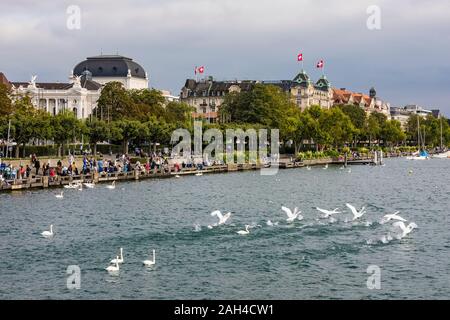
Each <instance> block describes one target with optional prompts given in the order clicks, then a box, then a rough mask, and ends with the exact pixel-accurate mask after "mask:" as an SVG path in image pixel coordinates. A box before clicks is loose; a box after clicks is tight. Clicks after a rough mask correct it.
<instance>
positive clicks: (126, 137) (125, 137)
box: [113, 119, 148, 154]
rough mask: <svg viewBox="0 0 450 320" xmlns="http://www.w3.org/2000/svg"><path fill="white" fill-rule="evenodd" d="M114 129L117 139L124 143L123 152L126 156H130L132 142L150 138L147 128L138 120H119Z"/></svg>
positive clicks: (114, 124)
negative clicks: (129, 150) (129, 148)
mask: <svg viewBox="0 0 450 320" xmlns="http://www.w3.org/2000/svg"><path fill="white" fill-rule="evenodd" d="M113 127H115V129H113V133H114V134H115V138H116V139H117V140H121V141H122V151H123V153H125V154H128V146H129V144H130V142H132V141H133V140H135V139H136V140H137V139H143V138H145V137H147V136H148V128H147V126H145V125H144V124H142V123H141V122H139V121H136V120H128V119H123V120H117V121H114V123H113Z"/></svg>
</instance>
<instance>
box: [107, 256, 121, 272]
mask: <svg viewBox="0 0 450 320" xmlns="http://www.w3.org/2000/svg"><path fill="white" fill-rule="evenodd" d="M118 259H119V256H117V257H116V259H114V260H118ZM119 269H120V268H119V263H118V262H115V265H114V266H108V267H107V268H106V271H108V272H117V271H119Z"/></svg>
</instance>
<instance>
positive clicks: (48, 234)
mask: <svg viewBox="0 0 450 320" xmlns="http://www.w3.org/2000/svg"><path fill="white" fill-rule="evenodd" d="M41 235H42V236H43V237H44V238H47V239H50V238H53V236H54V235H55V233H54V232H53V225H52V224H51V225H50V231H47V230H45V231H43V232H41ZM124 261H125V260H124V258H123V248H119V255H117V256H116V257H115V258H114V259H112V260H111V261H110V265H109V266H107V267H106V268H105V270H106V271H108V272H110V273H117V272H118V271H119V270H120V265H121V264H122V263H124ZM142 263H143V264H144V266H146V267H151V266H154V265H155V264H156V251H155V250H153V257H152V259H147V260H144V261H142Z"/></svg>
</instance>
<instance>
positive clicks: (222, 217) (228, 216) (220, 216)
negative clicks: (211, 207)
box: [211, 210, 231, 225]
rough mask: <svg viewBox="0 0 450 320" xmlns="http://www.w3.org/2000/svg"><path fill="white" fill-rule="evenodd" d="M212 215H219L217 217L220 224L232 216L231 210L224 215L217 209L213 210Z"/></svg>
mask: <svg viewBox="0 0 450 320" xmlns="http://www.w3.org/2000/svg"><path fill="white" fill-rule="evenodd" d="M211 216H213V217H214V216H217V218H219V223H218V225H221V224H224V223H225V222H227V220H228V219H229V218H230V216H231V212H228V213H226V214H224V215H222V213H221V212H220V211H219V210H215V211H213V212H211Z"/></svg>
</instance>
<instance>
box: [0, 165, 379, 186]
mask: <svg viewBox="0 0 450 320" xmlns="http://www.w3.org/2000/svg"><path fill="white" fill-rule="evenodd" d="M326 164H335V165H345V160H344V159H333V158H323V159H312V160H303V161H301V162H294V161H292V162H291V161H283V162H281V161H280V163H279V164H278V168H279V169H294V168H302V167H306V166H319V165H326ZM363 164H371V165H375V164H376V163H375V160H374V159H373V158H363V159H358V160H348V161H347V165H363ZM261 168H263V165H261V164H250V163H245V164H228V165H227V164H225V165H215V166H209V167H204V168H203V169H201V170H199V169H197V168H195V167H193V168H182V169H180V170H179V171H175V170H174V168H173V167H170V168H169V171H168V172H167V171H166V170H165V169H164V168H161V169H153V170H150V171H149V172H146V171H145V170H140V171H137V170H132V171H130V172H115V173H102V174H99V173H98V172H94V173H89V174H85V175H77V176H75V175H73V176H56V177H54V178H53V179H52V178H51V177H49V176H32V177H28V178H27V179H16V180H8V184H6V183H5V182H6V181H7V180H5V181H2V184H1V185H0V192H8V191H17V190H29V189H47V188H61V187H64V186H66V185H69V184H71V183H77V182H79V183H90V182H94V183H95V184H101V183H111V182H113V181H130V180H135V181H139V180H144V179H155V178H174V177H175V176H177V175H178V176H186V175H195V174H198V173H201V174H212V173H226V172H238V171H250V170H261Z"/></svg>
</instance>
